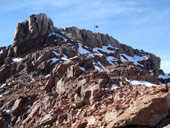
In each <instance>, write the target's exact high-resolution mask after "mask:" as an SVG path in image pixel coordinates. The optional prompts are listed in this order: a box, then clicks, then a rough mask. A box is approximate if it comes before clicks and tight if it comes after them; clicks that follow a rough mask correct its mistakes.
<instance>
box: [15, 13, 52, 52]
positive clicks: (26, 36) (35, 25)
mask: <svg viewBox="0 0 170 128" xmlns="http://www.w3.org/2000/svg"><path fill="white" fill-rule="evenodd" d="M53 30H54V25H53V22H52V20H51V19H49V18H48V17H47V16H46V14H43V13H40V14H38V15H31V16H30V17H29V20H26V21H24V22H23V23H18V26H17V28H16V31H15V35H14V41H13V44H14V53H15V55H18V54H21V53H22V52H23V51H26V50H29V49H31V48H34V47H35V46H38V45H40V44H42V43H44V37H43V36H46V35H47V34H48V33H50V32H52V31H53ZM38 37H39V38H41V39H37V38H38ZM32 40H33V41H32Z"/></svg>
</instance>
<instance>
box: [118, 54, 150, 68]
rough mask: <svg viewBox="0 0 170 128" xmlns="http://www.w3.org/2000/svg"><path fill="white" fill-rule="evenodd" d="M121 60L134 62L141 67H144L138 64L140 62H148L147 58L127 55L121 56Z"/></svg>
mask: <svg viewBox="0 0 170 128" xmlns="http://www.w3.org/2000/svg"><path fill="white" fill-rule="evenodd" d="M120 55H121V56H120V59H121V60H122V61H131V62H133V63H134V64H135V65H140V66H143V65H141V64H139V63H138V61H143V60H147V59H148V57H147V56H137V55H134V57H132V56H128V55H126V54H120ZM123 56H125V57H126V58H127V59H125V58H124V57H123Z"/></svg>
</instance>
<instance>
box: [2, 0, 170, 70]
mask: <svg viewBox="0 0 170 128" xmlns="http://www.w3.org/2000/svg"><path fill="white" fill-rule="evenodd" d="M40 12H43V13H46V14H47V15H48V16H49V17H51V19H52V20H53V22H54V24H55V26H56V27H69V26H77V27H79V28H85V29H90V30H92V31H94V30H93V27H94V25H99V29H97V30H96V31H97V32H101V33H108V34H109V35H111V36H113V37H114V38H116V39H117V40H118V41H119V42H121V43H124V44H127V45H130V46H132V47H134V48H137V49H143V50H145V51H148V52H152V53H154V54H156V55H157V56H159V57H161V60H162V63H161V68H163V69H164V70H165V72H169V73H170V46H169V44H170V0H1V1H0V46H8V45H10V44H12V40H13V36H14V32H15V28H16V25H17V23H18V22H22V21H24V20H26V19H28V17H29V15H30V14H38V13H40Z"/></svg>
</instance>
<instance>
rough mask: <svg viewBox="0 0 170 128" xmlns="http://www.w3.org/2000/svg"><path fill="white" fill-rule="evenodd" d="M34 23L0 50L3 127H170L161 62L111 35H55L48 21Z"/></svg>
mask: <svg viewBox="0 0 170 128" xmlns="http://www.w3.org/2000/svg"><path fill="white" fill-rule="evenodd" d="M29 19H30V20H28V21H25V22H23V23H20V25H18V27H17V29H16V33H15V37H14V44H13V45H11V46H9V47H4V48H0V126H2V127H3V128H8V127H12V128H18V127H20V128H29V127H35V128H53V127H58V128H62V127H65V128H85V127H87V128H119V127H125V128H128V127H131V128H143V127H144V128H153V127H154V128H163V127H164V128H167V127H169V125H170V123H169V122H170V112H169V109H170V95H169V94H170V91H169V89H170V87H169V86H168V85H166V84H168V83H169V82H170V81H169V79H170V75H168V74H165V73H164V72H163V71H161V70H159V63H157V61H160V59H159V58H158V57H156V56H155V58H154V57H152V54H150V53H147V52H144V51H141V50H134V49H132V48H131V47H129V46H126V45H123V44H120V43H119V42H118V41H116V40H115V39H114V38H112V37H110V36H108V35H105V34H100V33H92V32H91V31H88V30H80V29H77V28H75V27H71V28H66V29H59V28H55V27H54V26H53V25H52V21H51V20H50V19H49V18H48V17H47V16H46V15H45V14H38V15H32V16H30V18H29ZM33 26H34V27H33ZM38 26H39V27H38ZM47 26H48V27H47ZM40 28H41V29H40ZM42 28H43V29H42ZM74 31H76V32H74ZM34 34H35V35H36V36H35V35H34ZM28 37H29V38H28ZM14 47H15V48H14ZM16 49H17V50H16ZM125 49H126V50H125ZM128 49H129V50H130V51H128ZM153 56H154V55H153ZM154 59H155V61H154ZM163 83H165V84H163ZM159 84H162V85H159Z"/></svg>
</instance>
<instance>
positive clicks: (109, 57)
mask: <svg viewBox="0 0 170 128" xmlns="http://www.w3.org/2000/svg"><path fill="white" fill-rule="evenodd" d="M107 61H109V63H111V64H112V63H113V62H112V61H118V59H117V58H115V57H113V56H108V57H107Z"/></svg>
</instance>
